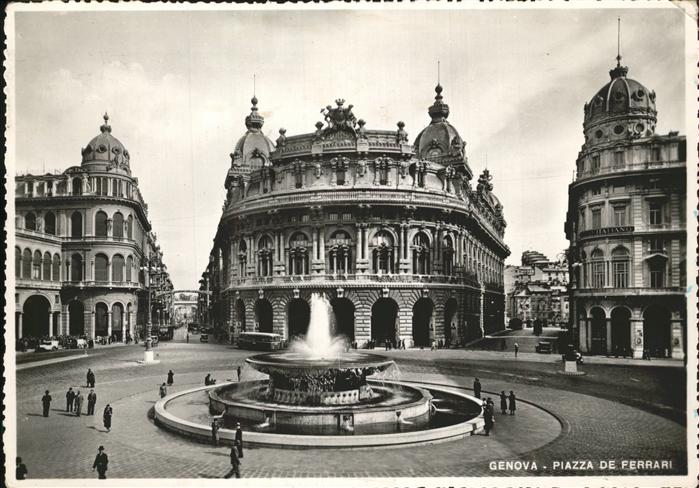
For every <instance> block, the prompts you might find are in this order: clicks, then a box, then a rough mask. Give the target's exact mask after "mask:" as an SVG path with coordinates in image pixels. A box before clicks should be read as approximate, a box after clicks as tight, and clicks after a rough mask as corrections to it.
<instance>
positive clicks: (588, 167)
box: [565, 57, 687, 359]
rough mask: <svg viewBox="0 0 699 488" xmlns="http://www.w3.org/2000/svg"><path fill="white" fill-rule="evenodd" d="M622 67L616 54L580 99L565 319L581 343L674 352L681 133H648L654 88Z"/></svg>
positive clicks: (681, 221)
mask: <svg viewBox="0 0 699 488" xmlns="http://www.w3.org/2000/svg"><path fill="white" fill-rule="evenodd" d="M617 59H618V60H620V59H621V58H620V57H619V58H617ZM627 73H628V68H626V67H624V66H621V64H620V63H617V66H616V67H615V68H614V69H612V70H611V71H610V72H609V74H610V76H611V81H609V82H608V83H607V84H606V85H604V86H603V87H602V88H601V89H600V90H599V91H598V92H597V93H596V94H595V95H594V96H593V97H592V99H591V100H590V102H589V103H586V104H585V109H584V110H585V115H584V123H583V128H584V134H585V143H584V144H583V146H582V149H581V150H580V153H579V154H578V158H577V162H576V164H577V175H576V178H575V181H574V182H573V183H571V184H570V186H569V190H568V191H569V206H568V213H567V218H566V225H565V232H566V237H567V238H568V240H569V241H570V249H569V258H570V268H571V274H572V276H573V279H572V283H571V315H572V321H571V326H572V328H573V330H574V332H575V335H576V337H577V340H578V342H579V347H580V349H581V350H582V351H583V352H587V353H590V354H629V355H633V357H637V358H640V357H642V355H643V352H644V350H645V351H646V352H647V353H648V354H650V355H652V356H656V357H668V356H671V357H673V358H678V359H681V358H684V356H685V346H684V345H685V344H686V333H687V325H686V324H687V318H686V295H685V288H686V286H687V276H686V267H687V263H686V245H687V243H686V239H687V235H686V217H685V213H686V210H687V209H686V199H687V190H686V173H685V171H686V159H687V147H686V138H685V137H684V136H681V135H679V133H678V132H670V133H668V134H666V135H660V134H656V133H655V124H656V121H657V118H656V116H657V112H656V107H655V102H656V95H655V92H654V91H652V90H649V89H647V88H646V87H644V86H643V85H642V84H640V83H639V82H637V81H635V80H632V79H630V78H628V77H627Z"/></svg>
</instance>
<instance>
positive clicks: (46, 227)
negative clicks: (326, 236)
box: [15, 114, 172, 341]
mask: <svg viewBox="0 0 699 488" xmlns="http://www.w3.org/2000/svg"><path fill="white" fill-rule="evenodd" d="M108 122H109V118H108V117H107V115H106V114H105V116H104V124H103V125H102V126H101V127H100V133H99V134H98V135H97V136H96V137H94V138H93V139H92V140H91V141H90V142H89V143H88V144H87V146H85V148H83V149H82V163H81V164H80V166H71V167H69V168H68V169H66V170H65V171H63V172H62V173H51V174H43V175H30V174H25V175H22V176H17V177H15V208H16V220H15V236H16V247H15V306H16V312H15V330H16V336H17V338H23V337H35V338H39V337H48V336H53V337H55V336H59V335H73V336H85V337H88V338H95V337H98V336H111V337H113V338H115V339H116V340H119V341H122V340H125V339H126V337H127V335H129V336H132V337H133V336H134V333H135V332H136V331H137V330H140V329H141V328H142V327H143V326H144V325H145V323H146V321H147V315H148V293H147V277H146V275H145V274H144V273H143V271H142V270H141V264H142V261H143V260H144V258H145V257H147V256H149V255H150V256H152V257H154V260H155V261H157V263H158V264H159V267H160V272H159V273H158V274H157V275H156V276H154V279H153V281H152V283H151V284H152V290H153V292H154V296H153V299H152V300H151V304H152V306H153V311H154V314H153V316H154V319H153V321H154V322H157V321H158V320H159V319H162V320H167V319H168V317H167V310H169V306H168V304H167V303H166V302H165V301H164V299H163V298H162V296H161V295H156V294H155V292H163V293H165V292H167V290H168V289H171V287H172V283H171V282H170V279H169V277H168V274H167V269H166V267H165V266H164V264H163V263H162V253H161V251H160V246H159V245H158V243H157V240H156V236H155V234H154V233H153V231H152V228H151V224H150V222H149V221H148V206H147V205H146V204H145V202H144V201H143V198H142V197H141V193H140V191H139V189H138V180H137V179H136V178H134V177H133V176H132V175H131V168H130V161H129V151H128V150H127V149H126V148H125V147H124V146H123V144H122V143H121V142H119V140H118V139H116V138H115V137H114V136H113V135H112V128H111V126H110V125H109V124H108ZM163 296H167V295H166V294H165V295H163ZM160 310H164V311H165V313H164V314H163V313H159V311H160ZM137 324H138V325H139V326H140V327H139V328H137V327H136V325H137ZM141 332H142V331H141Z"/></svg>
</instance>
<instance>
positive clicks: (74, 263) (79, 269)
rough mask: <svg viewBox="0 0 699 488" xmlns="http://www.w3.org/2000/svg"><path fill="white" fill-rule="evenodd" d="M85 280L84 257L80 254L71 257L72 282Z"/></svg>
mask: <svg viewBox="0 0 699 488" xmlns="http://www.w3.org/2000/svg"><path fill="white" fill-rule="evenodd" d="M82 280H83V257H82V256H81V255H80V254H73V255H72V256H71V257H70V281H82Z"/></svg>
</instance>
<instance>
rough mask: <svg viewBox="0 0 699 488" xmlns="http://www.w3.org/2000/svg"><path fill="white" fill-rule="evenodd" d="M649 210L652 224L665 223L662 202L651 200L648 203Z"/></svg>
mask: <svg viewBox="0 0 699 488" xmlns="http://www.w3.org/2000/svg"><path fill="white" fill-rule="evenodd" d="M648 212H649V214H648V222H649V223H650V225H661V224H662V223H663V205H662V204H661V203H660V202H650V203H649V204H648Z"/></svg>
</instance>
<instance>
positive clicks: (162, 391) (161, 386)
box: [160, 383, 167, 398]
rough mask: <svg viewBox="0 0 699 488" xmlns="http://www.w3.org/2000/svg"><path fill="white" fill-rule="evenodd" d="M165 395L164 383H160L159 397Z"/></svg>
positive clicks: (165, 387)
mask: <svg viewBox="0 0 699 488" xmlns="http://www.w3.org/2000/svg"><path fill="white" fill-rule="evenodd" d="M166 396H167V386H165V383H163V384H162V385H160V398H165V397H166Z"/></svg>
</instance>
